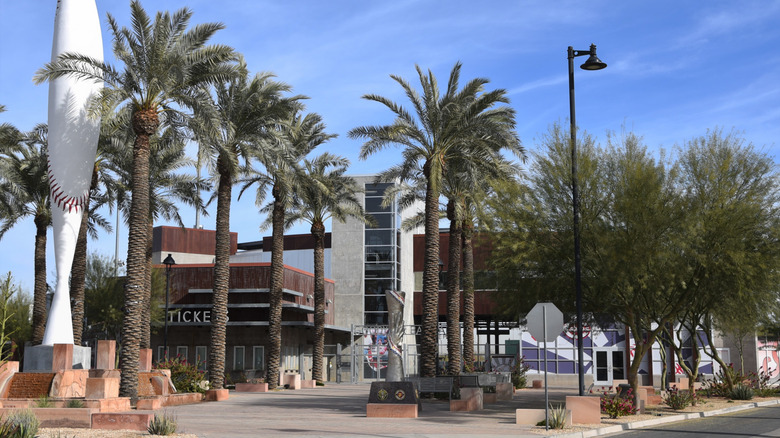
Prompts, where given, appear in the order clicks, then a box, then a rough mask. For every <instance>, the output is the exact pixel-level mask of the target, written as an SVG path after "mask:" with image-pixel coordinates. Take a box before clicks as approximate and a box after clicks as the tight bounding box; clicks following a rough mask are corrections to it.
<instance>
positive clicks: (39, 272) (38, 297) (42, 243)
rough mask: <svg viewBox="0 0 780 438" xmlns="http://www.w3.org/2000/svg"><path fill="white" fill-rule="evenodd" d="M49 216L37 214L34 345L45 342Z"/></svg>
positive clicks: (33, 320) (33, 317) (33, 321)
mask: <svg viewBox="0 0 780 438" xmlns="http://www.w3.org/2000/svg"><path fill="white" fill-rule="evenodd" d="M48 228H49V218H48V216H47V215H46V214H40V213H39V214H36V215H35V259H34V263H35V265H34V266H35V291H34V294H33V315H32V328H33V338H32V343H33V345H39V344H40V343H41V342H43V333H44V331H46V291H47V289H48V286H47V285H46V230H47V229H48Z"/></svg>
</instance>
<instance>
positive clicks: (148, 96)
mask: <svg viewBox="0 0 780 438" xmlns="http://www.w3.org/2000/svg"><path fill="white" fill-rule="evenodd" d="M130 11H131V21H132V28H131V29H128V28H124V27H122V28H120V27H119V25H118V24H117V22H116V20H115V19H114V17H112V16H111V15H110V14H109V15H108V24H109V27H110V29H111V33H112V34H113V42H114V43H113V51H114V56H115V57H116V58H117V59H118V60H119V61H120V62H122V63H123V64H124V70H123V71H119V70H117V69H116V68H115V67H114V66H112V65H109V64H106V63H104V62H101V61H99V60H97V59H93V58H90V57H87V56H83V55H80V54H77V53H66V54H63V55H61V56H60V57H59V58H58V59H57V60H55V61H52V62H51V63H48V64H46V65H45V66H44V67H43V68H42V69H40V70H39V71H38V72H37V73H36V75H35V81H36V82H37V83H42V82H45V81H50V80H53V79H56V78H59V77H63V76H68V75H71V76H75V77H79V78H83V79H88V80H101V81H103V82H104V83H105V84H106V87H105V88H103V89H102V91H101V93H100V95H99V96H98V99H97V104H98V105H97V106H98V107H99V108H98V110H99V111H100V112H103V113H108V112H109V111H111V110H113V109H114V108H116V107H117V106H119V105H122V104H126V108H128V111H130V113H131V116H130V121H131V123H130V126H131V127H132V129H133V133H134V134H135V140H134V144H133V165H132V178H131V183H132V186H131V192H132V200H131V208H130V224H129V225H130V226H129V236H128V251H127V283H126V285H125V301H126V309H127V312H128V315H127V316H128V317H127V318H126V319H125V327H124V328H123V334H122V339H123V343H122V349H121V351H120V363H121V369H122V378H121V382H120V394H121V395H122V396H126V397H130V398H131V400H132V402H133V403H135V400H136V399H137V397H138V357H139V348H140V343H141V341H142V340H141V338H142V330H143V329H142V326H143V324H142V321H143V316H142V313H143V310H144V303H146V302H148V300H145V299H144V298H145V297H146V296H148V293H147V292H146V291H145V289H146V288H148V281H147V272H148V270H149V265H148V262H147V257H146V252H147V242H148V239H149V236H148V233H149V229H150V227H149V219H150V213H149V212H150V205H149V193H150V187H149V159H150V141H151V139H152V137H153V136H154V135H156V134H157V133H158V130H159V129H160V126H161V125H162V124H170V125H174V126H175V125H181V123H182V121H183V120H184V119H185V117H186V116H185V114H183V113H181V112H180V111H178V108H191V107H193V106H195V105H196V104H197V102H198V101H200V100H203V99H205V98H206V97H207V93H206V92H205V91H203V89H202V87H203V85H205V84H209V83H214V82H218V81H224V80H227V79H228V78H230V77H232V76H234V75H235V72H236V67H235V65H234V64H233V63H232V62H233V61H234V60H235V59H236V54H235V52H234V51H233V49H231V48H229V47H226V46H222V45H206V43H207V42H208V40H209V39H210V38H211V36H212V35H214V33H215V32H217V31H218V30H220V29H222V28H223V26H222V25H221V24H219V23H207V24H201V25H198V26H195V27H193V28H192V29H189V30H188V29H187V28H188V26H189V21H190V18H191V17H192V12H191V11H190V10H189V9H187V8H183V9H180V10H179V11H177V12H175V13H173V14H171V13H169V12H158V13H157V15H156V16H155V18H154V21H153V22H152V20H151V19H150V17H149V15H148V14H147V13H146V11H145V10H144V9H143V7H142V6H141V3H140V1H138V0H133V1H132V2H131V3H130Z"/></svg>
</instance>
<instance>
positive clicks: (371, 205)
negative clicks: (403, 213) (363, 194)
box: [366, 198, 390, 213]
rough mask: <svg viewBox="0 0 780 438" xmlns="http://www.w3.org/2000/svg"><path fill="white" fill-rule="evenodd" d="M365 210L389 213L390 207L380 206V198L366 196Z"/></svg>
mask: <svg viewBox="0 0 780 438" xmlns="http://www.w3.org/2000/svg"><path fill="white" fill-rule="evenodd" d="M366 211H367V212H369V213H377V212H383V213H389V212H390V207H389V206H388V207H382V198H366Z"/></svg>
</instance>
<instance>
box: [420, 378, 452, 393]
mask: <svg viewBox="0 0 780 438" xmlns="http://www.w3.org/2000/svg"><path fill="white" fill-rule="evenodd" d="M452 383H453V379H452V377H444V376H442V377H420V378H419V379H417V380H415V384H416V385H417V392H418V393H420V394H426V393H427V394H435V393H446V394H447V398H448V399H450V398H452Z"/></svg>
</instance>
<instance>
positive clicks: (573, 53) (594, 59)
mask: <svg viewBox="0 0 780 438" xmlns="http://www.w3.org/2000/svg"><path fill="white" fill-rule="evenodd" d="M585 55H589V57H588V60H587V61H585V63H584V64H582V65H581V66H580V68H582V69H583V70H601V69H603V68H605V67H606V66H607V64H606V63H604V62H602V61H601V60H600V59H599V58H598V56H596V45H595V44H591V45H590V50H574V48H573V47H572V46H569V50H568V58H569V120H570V121H571V129H570V131H571V197H572V204H573V210H574V289H575V292H576V296H577V375H578V377H579V388H580V395H584V394H585V366H584V365H583V354H584V352H583V339H582V266H581V261H580V197H579V192H578V190H577V122H576V118H575V115H574V58H575V57H577V56H585Z"/></svg>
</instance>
